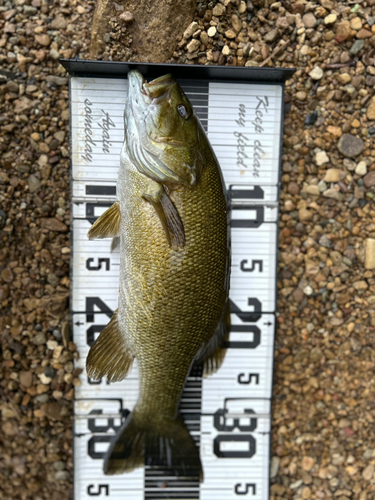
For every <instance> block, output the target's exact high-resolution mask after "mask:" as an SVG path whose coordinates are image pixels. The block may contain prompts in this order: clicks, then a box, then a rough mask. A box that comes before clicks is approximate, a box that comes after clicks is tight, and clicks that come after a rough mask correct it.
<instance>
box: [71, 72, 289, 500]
mask: <svg viewBox="0 0 375 500" xmlns="http://www.w3.org/2000/svg"><path fill="white" fill-rule="evenodd" d="M180 84H181V86H182V88H183V89H184V90H185V92H186V93H187V95H188V97H189V99H190V100H191V102H192V103H193V105H194V107H195V109H196V112H197V114H198V116H199V118H200V119H201V122H202V124H203V126H204V127H205V129H206V131H207V135H208V138H209V140H210V142H211V144H212V146H213V149H214V150H215V153H216V155H217V157H218V160H219V162H220V165H221V168H222V171H223V174H224V179H225V182H226V185H227V189H228V191H229V193H230V199H231V206H232V216H231V219H232V220H231V238H232V274H231V287H230V299H231V322H232V327H231V335H230V340H229V343H228V345H227V354H226V357H225V360H224V363H223V365H222V367H221V368H220V370H219V371H218V372H217V373H215V374H214V375H212V376H210V377H207V378H203V379H202V376H201V370H200V369H199V367H198V368H196V369H195V371H193V372H192V373H191V374H190V376H189V378H188V381H187V385H186V389H185V391H184V394H183V398H182V401H181V411H182V413H183V416H184V418H185V420H186V422H187V424H188V427H189V429H190V432H191V434H192V435H193V436H194V439H196V442H197V445H199V447H200V455H201V459H202V463H203V469H204V482H203V483H201V484H199V483H197V482H191V481H190V482H189V481H188V480H186V481H185V482H184V480H182V479H180V480H179V479H176V478H173V477H168V476H166V474H163V472H162V471H158V470H155V469H153V468H152V467H147V468H143V469H138V470H136V471H134V472H131V473H128V474H124V475H120V476H105V475H104V474H103V471H102V465H103V455H104V453H105V451H106V449H107V448H108V445H109V442H110V440H111V437H112V436H113V435H114V434H115V432H116V429H118V428H119V426H120V424H121V422H122V421H123V420H124V418H125V417H126V415H127V414H128V412H129V411H131V410H132V408H133V406H134V404H135V402H136V399H137V394H138V372H137V363H135V366H134V368H133V369H132V371H131V373H130V375H129V376H128V377H127V379H126V380H124V381H122V382H119V383H114V384H108V383H107V382H106V381H105V380H101V381H99V382H93V381H90V380H88V378H87V375H86V373H85V371H84V373H83V375H82V377H81V380H82V385H81V386H80V387H77V388H76V392H75V397H76V399H75V439H74V452H75V453H74V464H75V465H74V468H75V484H74V491H75V498H76V500H85V499H89V498H92V497H97V498H106V497H107V498H111V499H118V500H120V499H121V500H123V499H124V498H126V499H127V500H143V499H152V500H156V499H163V498H170V499H201V500H231V499H238V498H239V499H241V498H245V499H252V500H267V499H268V498H269V460H270V408H271V395H272V374H273V348H274V329H275V315H274V313H275V308H276V253H277V217H278V184H279V163H280V141H281V128H282V97H283V86H282V84H254V83H251V82H249V83H229V82H225V81H222V82H218V81H217V82H209V81H208V80H201V81H200V80H194V81H188V80H184V81H181V82H180ZM126 89H127V80H126V79H125V78H124V79H118V78H117V79H111V78H84V77H72V78H71V80H70V92H71V143H72V178H73V182H72V194H73V204H72V207H73V253H72V255H73V256H72V283H73V286H72V302H71V308H72V312H73V324H74V325H73V330H74V341H75V342H76V344H77V347H78V350H79V352H80V360H79V361H78V362H77V365H78V366H79V367H81V368H83V369H84V368H85V360H86V356H87V353H88V351H89V348H90V346H91V345H92V344H93V342H94V340H95V339H96V338H97V336H98V335H99V333H100V331H101V330H102V329H103V328H104V326H105V325H106V324H107V323H108V321H109V319H110V317H111V315H112V312H113V311H114V310H115V309H116V308H117V301H118V287H119V283H118V278H119V264H120V262H119V253H118V250H117V251H114V252H113V253H110V245H111V242H110V241H109V240H96V241H88V239H87V231H88V230H89V228H90V227H91V224H92V223H93V221H94V220H96V218H97V217H98V216H99V215H100V214H102V213H103V212H104V211H105V210H106V208H108V206H110V205H111V204H112V203H113V202H114V201H115V196H116V180H117V172H118V168H119V161H120V150H121V147H122V144H123V136H124V126H123V112H124V106H125V101H126Z"/></svg>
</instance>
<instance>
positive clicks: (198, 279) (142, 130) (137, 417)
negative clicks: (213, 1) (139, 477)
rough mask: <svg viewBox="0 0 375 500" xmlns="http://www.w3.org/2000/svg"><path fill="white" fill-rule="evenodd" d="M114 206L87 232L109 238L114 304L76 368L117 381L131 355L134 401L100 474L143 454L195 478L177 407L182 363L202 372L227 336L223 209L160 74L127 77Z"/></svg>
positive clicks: (171, 88) (212, 165)
mask: <svg viewBox="0 0 375 500" xmlns="http://www.w3.org/2000/svg"><path fill="white" fill-rule="evenodd" d="M124 123H125V141H124V145H123V148H122V152H121V162H120V171H119V177H118V183H117V201H116V203H114V204H113V205H112V207H110V208H109V209H108V210H107V211H106V212H105V213H104V214H103V215H102V216H101V217H99V219H98V220H97V221H96V222H95V223H94V224H93V226H92V227H91V229H90V231H89V233H88V236H89V238H90V239H94V238H106V237H112V238H117V237H120V244H121V248H120V284H119V304H118V309H117V311H116V312H115V313H114V315H113V317H112V319H111V321H110V322H109V324H108V325H107V327H106V328H105V329H104V330H103V331H102V332H101V334H100V336H99V337H98V339H97V340H96V342H95V344H94V345H93V346H92V348H91V350H90V352H89V355H88V358H87V373H88V375H89V376H90V377H91V378H93V379H100V378H102V377H104V376H107V378H108V380H109V381H112V382H114V381H118V380H122V379H124V378H125V377H126V375H127V373H128V371H129V370H130V368H131V366H132V363H133V360H134V358H137V361H138V366H139V397H138V400H137V403H136V405H135V407H134V409H133V412H132V413H131V414H130V415H129V417H128V418H127V420H126V421H125V423H124V424H123V425H122V427H121V429H120V430H119V432H118V433H117V435H116V436H115V438H114V440H113V441H112V443H111V445H110V447H109V450H108V452H107V454H106V457H105V460H104V472H105V473H106V474H118V473H122V472H126V471H131V470H133V469H134V468H136V467H139V466H142V465H144V463H145V450H146V449H147V455H151V456H154V457H156V458H157V460H158V463H159V464H162V465H164V466H167V467H168V468H171V469H172V470H173V471H174V472H175V474H176V475H194V476H200V477H201V479H202V478H203V473H202V467H201V462H200V457H199V451H198V449H197V447H196V445H195V443H194V441H193V439H192V438H191V436H190V434H189V432H188V430H187V428H186V426H185V424H184V422H183V419H182V418H181V416H180V415H179V412H178V405H179V401H180V397H181V393H182V390H183V387H184V384H185V380H186V378H187V376H188V373H189V370H190V368H191V366H192V364H193V363H194V361H203V360H204V361H205V362H206V367H207V371H208V372H212V371H214V370H216V369H217V368H218V367H219V366H220V364H221V362H222V360H223V357H224V352H225V351H224V350H223V349H222V348H221V345H222V342H223V340H224V338H226V336H227V332H228V317H229V301H228V291H229V273H230V252H229V238H228V208H227V201H226V193H225V186H224V181H223V177H222V174H221V170H220V167H219V164H218V162H217V159H216V157H215V154H214V152H213V151H212V148H211V146H210V144H209V141H208V139H207V137H206V135H205V132H204V130H203V128H202V126H201V124H200V122H199V120H198V118H197V117H196V115H195V114H194V110H193V107H192V105H191V104H190V102H189V100H188V98H187V97H186V95H185V94H184V92H183V91H182V89H181V88H180V86H179V85H178V84H177V82H176V80H175V79H174V78H173V76H172V75H165V76H162V77H160V78H157V79H155V80H153V81H152V82H149V83H146V81H145V80H144V78H143V76H142V75H141V74H140V73H139V72H138V71H131V72H130V73H129V75H128V97H127V103H126V108H125V114H124Z"/></svg>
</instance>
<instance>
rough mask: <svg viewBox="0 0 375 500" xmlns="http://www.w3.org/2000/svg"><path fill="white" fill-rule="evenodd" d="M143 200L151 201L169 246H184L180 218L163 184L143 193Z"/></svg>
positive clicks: (175, 247)
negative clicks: (150, 192) (152, 191)
mask: <svg viewBox="0 0 375 500" xmlns="http://www.w3.org/2000/svg"><path fill="white" fill-rule="evenodd" d="M143 197H144V198H145V200H147V201H148V202H150V203H151V205H152V206H153V207H154V209H155V212H156V213H157V214H158V217H159V219H160V222H161V224H162V226H163V229H164V231H165V235H166V237H167V240H168V243H169V246H170V247H171V248H172V249H173V250H178V249H179V248H183V247H184V246H185V231H184V225H183V223H182V220H181V218H180V216H179V214H178V212H177V209H176V207H175V206H174V205H173V203H172V200H171V199H170V198H169V196H168V195H167V193H166V192H165V189H164V187H163V186H161V187H160V189H159V190H158V191H156V192H155V193H152V194H144V195H143Z"/></svg>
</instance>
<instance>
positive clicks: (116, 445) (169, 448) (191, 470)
mask: <svg viewBox="0 0 375 500" xmlns="http://www.w3.org/2000/svg"><path fill="white" fill-rule="evenodd" d="M143 465H147V466H157V467H159V468H163V469H168V471H169V472H170V473H171V474H173V475H176V476H179V477H181V476H188V477H196V478H197V480H200V481H203V470H202V464H201V460H200V457H199V450H198V448H197V446H196V444H195V442H194V440H193V438H192V437H191V435H190V433H189V431H188V429H187V427H186V425H185V423H184V421H183V419H182V417H181V416H178V417H177V418H176V419H174V420H168V421H165V422H161V423H158V424H157V425H153V426H152V427H151V426H150V427H146V426H143V425H142V424H140V423H137V416H136V415H134V414H133V413H131V414H130V415H129V416H128V418H127V419H126V421H125V423H124V424H123V425H122V427H121V429H120V430H119V432H118V434H117V435H116V436H115V439H114V440H113V442H112V443H111V445H110V447H109V449H108V451H107V453H106V456H105V459H104V473H105V474H121V473H123V472H130V471H132V470H134V469H136V468H137V467H142V466H143Z"/></svg>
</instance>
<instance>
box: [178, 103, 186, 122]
mask: <svg viewBox="0 0 375 500" xmlns="http://www.w3.org/2000/svg"><path fill="white" fill-rule="evenodd" d="M177 109H178V112H179V113H180V115H181V116H182V118H184V119H185V120H186V119H187V118H188V117H189V112H188V110H187V109H186V107H185V106H184V105H183V104H179V105H178V106H177Z"/></svg>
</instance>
